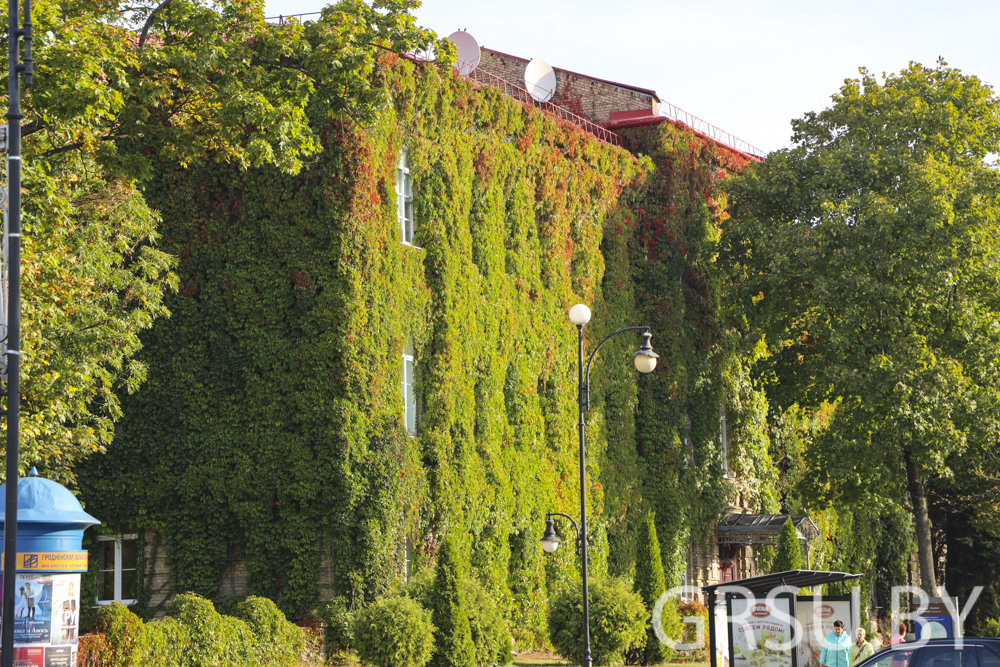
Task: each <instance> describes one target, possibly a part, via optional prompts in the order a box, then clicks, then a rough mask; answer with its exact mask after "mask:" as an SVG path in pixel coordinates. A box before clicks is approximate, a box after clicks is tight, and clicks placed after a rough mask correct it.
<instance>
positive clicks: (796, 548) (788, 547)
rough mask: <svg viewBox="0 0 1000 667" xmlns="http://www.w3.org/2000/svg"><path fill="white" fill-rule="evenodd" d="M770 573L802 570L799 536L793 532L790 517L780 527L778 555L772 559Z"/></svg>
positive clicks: (793, 528)
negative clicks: (772, 563)
mask: <svg viewBox="0 0 1000 667" xmlns="http://www.w3.org/2000/svg"><path fill="white" fill-rule="evenodd" d="M771 567H772V568H773V569H772V570H771V571H772V572H787V571H788V570H801V569H802V545H801V544H799V535H798V533H796V532H795V526H794V525H793V524H792V517H788V518H787V519H786V520H785V525H784V526H782V527H781V535H780V536H779V537H778V553H777V555H776V556H775V557H774V565H772V566H771Z"/></svg>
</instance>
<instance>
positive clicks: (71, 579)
mask: <svg viewBox="0 0 1000 667" xmlns="http://www.w3.org/2000/svg"><path fill="white" fill-rule="evenodd" d="M28 475H29V476H28V477H27V478H24V479H20V480H18V484H17V572H16V574H15V576H16V577H17V580H16V585H17V595H16V597H15V608H14V660H15V662H16V663H17V664H18V665H25V666H30V667H36V665H37V667H76V646H77V641H78V629H79V622H80V574H81V573H83V572H86V571H87V552H86V551H84V550H83V531H84V530H86V529H87V528H88V527H89V526H96V525H99V524H100V523H101V522H100V521H98V520H97V519H95V518H94V517H92V516H90V515H89V514H87V513H86V512H84V511H83V507H82V506H81V505H80V501H79V500H77V499H76V496H74V495H73V494H72V493H71V492H70V491H69V489H67V488H66V487H64V486H62V485H61V484H57V483H56V482H53V481H52V480H48V479H44V478H42V477H39V476H38V471H37V470H35V469H34V468H32V469H31V472H30V473H28ZM5 487H6V484H4V485H0V526H2V525H3V517H4V510H5V508H6V500H5V498H6V497H5V495H4V492H5ZM0 562H2V557H0ZM3 574H4V575H6V573H3Z"/></svg>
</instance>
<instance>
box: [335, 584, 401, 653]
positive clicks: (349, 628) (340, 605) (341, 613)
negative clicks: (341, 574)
mask: <svg viewBox="0 0 1000 667" xmlns="http://www.w3.org/2000/svg"><path fill="white" fill-rule="evenodd" d="M411 597H414V596H411ZM417 599H418V600H419V599H420V598H417ZM317 614H318V615H319V617H320V619H321V620H322V621H323V626H324V630H323V640H324V643H325V644H326V652H327V655H328V656H329V655H334V654H337V653H343V652H345V651H349V650H350V649H352V648H353V647H354V614H353V612H352V611H351V610H350V608H349V605H348V602H347V598H345V597H335V598H333V599H331V600H328V601H327V602H326V603H324V604H323V605H321V606H320V608H319V610H318V611H317Z"/></svg>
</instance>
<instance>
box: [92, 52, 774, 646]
mask: <svg viewBox="0 0 1000 667" xmlns="http://www.w3.org/2000/svg"><path fill="white" fill-rule="evenodd" d="M501 55H503V54H501ZM499 58H500V56H495V58H494V57H493V56H490V57H489V58H486V59H484V63H483V64H482V67H483V68H486V67H488V66H489V62H491V61H492V60H491V59H496V60H499ZM490 74H492V76H493V77H494V78H496V77H500V76H501V75H502V72H499V73H498V72H492V73H490ZM571 74H572V73H571ZM573 76H574V77H576V79H574V81H576V86H577V87H576V88H574V89H573V90H575V91H579V90H582V89H584V88H585V86H584V85H583V84H585V83H586V82H585V81H584V80H585V79H586V78H587V77H583V76H582V75H575V74H574V75H573ZM486 79H489V77H485V78H482V77H476V76H465V75H460V74H457V73H455V72H452V71H444V72H442V71H438V70H437V69H436V68H435V67H434V66H433V64H430V63H423V62H419V61H414V60H410V59H405V58H399V57H395V56H386V57H385V58H384V59H383V61H382V62H381V66H380V68H379V70H378V72H377V78H376V81H374V82H373V85H376V86H382V87H384V89H385V90H386V91H387V92H388V99H389V100H390V102H389V103H388V104H387V105H386V107H385V108H384V109H383V111H382V112H381V113H380V114H379V116H378V117H377V118H376V119H375V120H374V121H373V122H371V123H367V124H360V123H355V122H353V121H347V120H342V121H329V120H317V121H316V122H317V123H319V124H321V127H322V137H323V142H324V151H323V152H322V154H321V155H320V156H319V157H318V158H317V159H316V160H315V161H314V162H313V163H312V164H310V165H309V166H308V167H307V168H306V169H304V170H303V171H302V172H301V173H300V174H298V175H296V176H287V175H281V174H279V173H277V172H276V171H273V170H268V169H263V170H250V171H240V170H238V169H235V168H233V169H227V168H224V167H220V166H219V165H217V164H212V165H201V166H198V165H195V166H192V167H189V168H187V169H181V168H177V167H174V166H171V165H168V164H164V165H162V169H161V171H160V173H159V175H158V179H157V183H156V188H155V192H153V193H151V194H150V195H149V196H150V199H151V201H152V202H153V203H154V205H155V206H156V207H157V208H158V209H159V210H160V211H161V212H162V215H163V228H162V239H163V242H162V247H163V248H164V249H166V250H167V251H169V252H171V253H174V254H175V255H177V256H178V257H179V258H180V267H179V272H180V275H181V288H180V291H179V292H178V293H177V294H176V295H174V296H173V297H172V298H171V299H170V309H171V311H172V316H171V317H170V318H169V319H165V320H163V321H161V322H159V323H158V324H157V325H156V326H155V328H154V329H153V330H152V331H151V332H150V333H149V335H147V336H146V339H145V346H144V350H143V352H142V355H143V357H144V360H145V361H146V362H147V363H148V364H149V367H150V372H149V378H148V380H147V382H146V383H145V384H144V385H143V387H142V388H141V389H140V390H139V391H138V392H137V393H136V394H135V395H133V396H131V397H128V398H127V399H126V400H125V401H124V404H123V407H124V410H125V417H124V419H123V420H122V421H121V423H120V425H119V428H118V431H117V434H116V438H115V441H114V443H113V445H112V446H111V447H109V451H108V453H107V455H103V456H95V457H93V458H92V459H91V460H90V462H89V463H88V464H87V465H86V467H85V469H84V470H82V471H81V474H80V484H81V489H82V494H83V497H84V499H85V500H86V502H87V508H88V511H89V512H91V513H92V514H94V515H95V516H98V517H100V518H101V519H102V521H104V523H105V526H106V528H105V530H106V534H105V535H103V536H101V537H100V538H97V537H96V536H95V537H94V538H93V541H92V544H93V546H92V549H93V550H94V551H95V556H97V557H95V558H93V559H92V562H93V563H94V564H95V565H94V568H95V576H97V575H99V577H98V581H100V582H101V585H100V591H98V592H97V593H96V594H97V595H98V597H99V598H100V599H101V600H105V601H106V600H109V599H125V600H135V601H136V602H137V604H138V606H139V608H145V609H149V610H150V611H152V610H155V609H158V608H161V607H162V605H163V604H164V603H165V601H166V600H167V599H169V597H170V596H171V595H172V594H174V593H176V592H180V591H194V592H198V593H201V594H203V595H206V596H209V597H212V598H219V597H222V596H225V595H231V594H246V593H252V594H257V595H265V596H268V597H271V598H273V599H275V600H276V601H278V603H279V604H280V605H281V606H282V608H283V609H284V610H285V611H286V612H287V613H288V614H289V615H291V616H293V617H297V616H300V615H302V614H305V613H307V612H309V611H310V610H311V609H313V608H314V606H315V605H316V603H317V601H319V600H320V599H324V598H328V597H332V596H343V597H345V598H347V599H348V600H358V599H362V598H368V599H370V598H372V597H374V596H377V595H379V594H380V593H382V592H384V591H386V590H388V589H389V588H391V587H392V586H394V585H395V584H396V583H397V582H399V581H401V580H404V579H405V578H406V577H408V576H409V575H410V574H411V573H413V572H415V571H417V570H420V569H421V568H424V567H426V566H427V564H428V563H430V562H432V561H433V559H434V558H435V555H436V551H437V544H438V541H439V539H440V537H441V536H442V535H445V534H450V535H454V536H458V537H459V543H460V545H461V548H462V549H463V550H464V552H463V555H462V557H463V558H464V559H465V560H466V561H467V562H468V563H469V564H470V565H471V567H472V570H473V571H474V572H475V574H476V576H477V577H479V578H480V579H481V580H482V581H483V583H484V584H485V585H486V586H487V588H488V590H489V591H490V592H491V593H492V595H493V596H494V597H495V599H497V600H498V601H499V602H500V604H501V606H502V608H503V610H504V612H505V613H506V615H507V617H508V618H509V619H510V621H511V623H512V627H514V628H516V631H515V636H516V637H519V638H521V639H523V640H524V641H526V642H530V641H531V638H532V636H533V635H536V634H538V633H541V632H544V624H545V610H546V600H547V597H548V594H549V593H551V592H552V591H553V590H554V588H555V587H558V586H560V585H561V584H562V583H563V582H565V581H567V580H568V579H569V578H571V577H573V576H574V573H575V571H576V567H577V566H576V563H575V560H574V555H573V553H572V550H560V551H559V552H557V553H556V554H552V555H546V554H544V553H543V552H542V550H541V548H540V547H539V543H538V539H539V537H540V535H541V532H542V528H543V521H544V516H545V513H546V512H548V511H560V512H565V513H567V514H571V515H575V514H576V513H577V510H576V508H577V505H578V497H579V496H578V486H577V458H576V456H577V455H576V447H577V440H576V431H575V429H574V421H575V416H576V391H575V382H576V377H575V374H576V365H575V354H576V348H575V345H576V342H575V341H576V338H575V336H576V332H575V329H574V327H573V326H572V325H571V324H570V323H569V321H568V319H567V317H566V313H567V311H568V309H569V307H570V306H572V305H573V304H574V303H578V302H581V303H586V304H589V305H590V306H591V308H592V309H593V311H594V317H593V319H592V321H591V323H590V325H588V328H587V341H588V344H590V345H594V344H596V343H597V342H598V341H599V340H600V339H601V338H603V336H604V335H606V334H607V333H609V332H611V331H613V330H615V329H616V328H619V327H622V326H629V325H636V324H648V325H650V326H651V327H652V332H653V344H654V347H655V349H656V351H657V352H658V353H659V354H660V355H661V358H660V363H659V365H658V367H657V369H656V371H655V372H654V373H653V374H651V375H650V376H644V377H638V376H637V375H636V374H635V372H634V370H633V368H632V365H631V363H630V361H629V354H630V353H631V351H632V347H633V346H634V342H635V341H633V340H631V339H627V337H619V338H617V339H615V340H614V341H612V342H610V343H609V344H608V345H607V346H605V347H604V348H602V352H601V355H600V358H599V360H598V361H597V362H596V363H595V367H594V373H593V377H592V405H593V408H592V410H591V412H590V413H589V415H588V457H589V461H588V463H589V466H590V467H589V470H588V473H589V477H588V480H589V487H588V499H589V502H590V508H591V509H590V512H591V517H592V519H591V529H592V544H593V546H592V551H591V554H592V559H593V561H592V562H593V567H594V568H595V569H596V570H597V571H601V572H608V573H611V574H619V575H625V574H629V573H630V572H631V571H632V569H633V567H634V556H633V554H634V550H635V545H634V539H635V535H636V533H637V531H636V526H637V525H638V522H639V521H640V520H641V519H642V517H643V516H644V513H645V512H646V511H648V510H655V512H656V521H657V524H658V525H657V531H658V534H659V536H660V539H661V543H662V546H663V548H662V553H663V557H664V565H665V568H666V571H667V573H668V577H669V578H670V579H671V580H672V581H673V582H674V583H682V582H683V581H685V579H687V580H688V581H689V582H690V583H707V582H710V581H712V580H713V579H715V580H717V579H718V577H719V576H720V572H719V571H718V568H717V566H716V570H715V571H714V572H713V571H712V569H711V567H706V566H705V565H704V563H702V562H701V561H697V559H698V558H701V559H702V560H704V559H705V558H708V560H709V561H711V559H712V553H713V550H717V549H718V544H717V540H718V533H717V532H716V528H717V526H718V525H719V524H720V522H721V521H722V520H723V519H724V518H725V517H726V516H727V515H728V514H729V513H730V512H738V513H744V512H749V511H759V512H771V511H775V510H777V507H776V503H777V499H776V492H775V479H776V474H777V473H776V471H775V470H774V467H773V466H772V465H771V463H770V458H769V456H768V441H767V435H766V431H765V426H764V417H765V412H766V409H765V404H764V399H763V397H762V396H761V395H760V394H759V393H758V392H757V391H755V389H754V388H753V386H752V384H751V382H750V381H749V379H748V377H747V374H746V372H745V361H746V359H747V358H748V356H749V355H750V354H751V353H752V349H751V345H750V344H749V343H748V342H747V341H744V340H741V339H740V338H739V336H738V335H737V334H736V333H735V332H734V331H733V330H732V329H731V328H730V327H729V326H727V323H726V319H725V317H724V314H723V313H722V312H721V306H720V289H721V284H722V277H721V276H719V275H718V273H717V272H716V270H715V268H714V257H715V253H716V244H717V241H718V225H719V222H720V221H721V220H722V218H723V216H725V215H726V213H725V209H726V200H725V194H724V181H725V178H726V175H727V173H730V172H733V171H735V170H739V169H740V168H741V167H742V166H744V165H745V164H747V163H748V162H749V161H750V160H752V159H754V158H753V156H751V155H748V154H746V153H743V152H741V151H738V150H736V149H733V148H730V147H728V146H726V145H724V144H721V143H718V142H716V141H713V140H712V139H711V138H709V137H707V136H705V135H703V134H700V133H698V132H695V131H694V130H692V129H691V128H689V127H687V126H685V125H684V124H683V123H679V122H677V121H676V120H673V119H670V118H667V117H665V116H663V115H660V114H659V113H658V111H657V108H656V103H658V102H659V99H658V97H656V96H655V93H653V95H652V97H650V96H646V97H645V98H643V97H642V95H631V96H629V95H621V96H619V99H621V100H625V102H623V103H622V105H621V106H620V107H618V108H616V109H615V110H612V111H608V117H607V118H606V119H604V118H594V119H593V120H596V121H601V122H602V123H603V125H602V128H604V129H606V130H611V131H612V132H613V134H611V135H603V134H602V135H601V136H604V137H605V139H606V140H602V139H601V138H599V137H598V136H596V135H595V134H594V133H593V132H591V131H587V129H585V128H584V127H582V126H581V124H577V123H573V122H568V121H566V120H564V119H561V118H557V117H556V116H555V115H553V114H552V113H549V112H548V111H546V110H545V109H543V108H539V105H536V104H531V103H524V102H520V101H518V100H516V99H514V98H512V97H511V96H510V95H509V94H505V93H504V91H503V90H501V88H498V87H496V86H493V85H489V83H488V81H487V82H486V83H483V81H486ZM595 81H596V80H595ZM600 83H601V84H602V85H604V86H606V87H607V86H610V87H611V88H613V87H615V86H618V87H619V88H622V89H632V90H639V91H641V90H642V89H637V88H634V87H629V86H623V85H622V84H613V83H612V82H606V81H605V82H600ZM508 85H509V84H508ZM592 89H593V90H598V91H599V90H601V88H600V86H593V87H592ZM649 92H651V91H649ZM571 93H572V94H571ZM577 95H578V92H573V91H568V90H566V89H564V90H563V91H562V98H559V97H558V94H557V98H556V101H560V99H562V100H576V103H577V105H578V108H577V109H576V111H577V112H578V113H577V115H579V114H580V113H585V111H586V106H585V104H584V102H585V100H583V98H578V97H577ZM647 98H648V99H647ZM653 98H655V99H653ZM629 100H632V101H631V102H629ZM635 100H639V102H638V103H635ZM650 100H652V103H649V101H650ZM567 103H568V102H567ZM642 105H646V106H645V107H643V106H642ZM595 108H597V107H595ZM601 108H604V107H601ZM602 113H603V112H602ZM563 117H564V118H565V117H568V116H566V115H565V114H563ZM315 118H317V119H320V118H323V114H322V113H321V111H317V113H315ZM583 126H586V124H585V123H584V124H583ZM699 554H700V555H699ZM746 555H748V556H749V560H747V563H748V564H747V565H746V567H747V568H752V567H753V558H752V552H750V551H748V552H747V553H746ZM717 560H718V559H717V557H716V561H717ZM696 561H697V562H696ZM699 563H700V564H699ZM97 570H100V573H98V572H97Z"/></svg>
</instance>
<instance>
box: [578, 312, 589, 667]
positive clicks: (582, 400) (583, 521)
mask: <svg viewBox="0 0 1000 667" xmlns="http://www.w3.org/2000/svg"><path fill="white" fill-rule="evenodd" d="M576 330H577V352H578V354H577V371H578V372H577V389H578V391H577V400H578V402H579V407H580V557H581V559H582V565H583V667H590V665H591V657H590V591H589V588H588V585H587V485H586V474H587V467H586V459H585V458H584V443H585V435H584V425H585V421H584V418H585V412H586V409H587V405H586V403H587V400H586V394H585V392H586V391H587V390H588V388H587V387H584V386H583V325H582V324H578V325H576Z"/></svg>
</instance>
